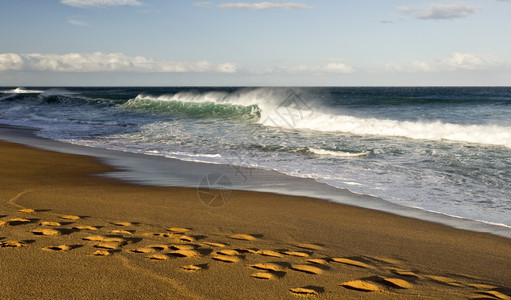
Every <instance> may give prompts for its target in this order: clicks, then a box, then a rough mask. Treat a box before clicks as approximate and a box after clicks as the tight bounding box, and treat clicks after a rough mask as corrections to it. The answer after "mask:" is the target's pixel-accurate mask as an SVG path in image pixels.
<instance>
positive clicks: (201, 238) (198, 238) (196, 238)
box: [190, 234, 207, 241]
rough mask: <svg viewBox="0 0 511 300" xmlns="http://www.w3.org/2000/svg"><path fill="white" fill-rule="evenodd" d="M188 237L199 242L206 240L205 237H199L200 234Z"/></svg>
mask: <svg viewBox="0 0 511 300" xmlns="http://www.w3.org/2000/svg"><path fill="white" fill-rule="evenodd" d="M190 236H191V237H193V238H194V239H195V240H196V241H200V240H203V239H205V238H207V236H205V235H201V234H199V235H190Z"/></svg>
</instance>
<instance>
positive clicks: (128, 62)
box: [0, 52, 240, 73]
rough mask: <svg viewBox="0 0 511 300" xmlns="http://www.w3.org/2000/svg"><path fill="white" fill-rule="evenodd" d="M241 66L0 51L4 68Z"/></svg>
mask: <svg viewBox="0 0 511 300" xmlns="http://www.w3.org/2000/svg"><path fill="white" fill-rule="evenodd" d="M239 69H240V67H239V66H238V65H237V64H235V63H221V64H216V63H212V62H208V61H198V62H176V61H168V60H154V59H151V58H146V57H143V56H127V55H124V54H122V53H108V54H106V53H102V52H95V53H69V54H62V55H60V54H39V53H32V54H15V53H5V54H0V71H47V72H78V73H85V72H161V73H181V72H218V73H235V72H237V71H239Z"/></svg>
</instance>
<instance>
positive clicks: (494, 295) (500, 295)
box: [480, 291, 511, 300]
mask: <svg viewBox="0 0 511 300" xmlns="http://www.w3.org/2000/svg"><path fill="white" fill-rule="evenodd" d="M480 293H481V294H482V295H488V296H491V297H492V299H502V300H511V296H508V295H506V294H503V293H501V292H499V291H484V292H480Z"/></svg>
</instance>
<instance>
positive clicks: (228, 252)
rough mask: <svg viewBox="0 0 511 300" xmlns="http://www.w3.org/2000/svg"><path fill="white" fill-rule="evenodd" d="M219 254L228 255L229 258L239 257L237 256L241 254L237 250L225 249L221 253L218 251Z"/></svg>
mask: <svg viewBox="0 0 511 300" xmlns="http://www.w3.org/2000/svg"><path fill="white" fill-rule="evenodd" d="M217 253H218V254H222V255H228V256H237V255H240V253H239V252H238V251H236V250H230V249H224V250H220V251H217Z"/></svg>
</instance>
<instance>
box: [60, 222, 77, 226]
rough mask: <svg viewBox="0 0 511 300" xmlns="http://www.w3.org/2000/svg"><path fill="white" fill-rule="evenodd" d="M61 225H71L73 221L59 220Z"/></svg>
mask: <svg viewBox="0 0 511 300" xmlns="http://www.w3.org/2000/svg"><path fill="white" fill-rule="evenodd" d="M59 223H60V225H61V226H66V225H71V224H74V222H59Z"/></svg>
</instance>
